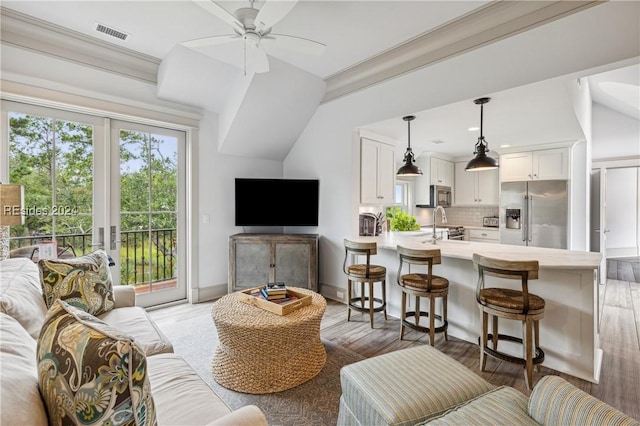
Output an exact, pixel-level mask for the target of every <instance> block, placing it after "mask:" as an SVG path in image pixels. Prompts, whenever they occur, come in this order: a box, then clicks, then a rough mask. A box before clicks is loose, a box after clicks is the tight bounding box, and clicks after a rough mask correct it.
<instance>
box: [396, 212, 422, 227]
mask: <svg viewBox="0 0 640 426" xmlns="http://www.w3.org/2000/svg"><path fill="white" fill-rule="evenodd" d="M391 230H392V231H419V230H420V225H419V224H418V221H416V218H415V217H413V216H411V215H409V214H407V213H405V212H397V213H395V214H394V215H393V217H392V218H391Z"/></svg>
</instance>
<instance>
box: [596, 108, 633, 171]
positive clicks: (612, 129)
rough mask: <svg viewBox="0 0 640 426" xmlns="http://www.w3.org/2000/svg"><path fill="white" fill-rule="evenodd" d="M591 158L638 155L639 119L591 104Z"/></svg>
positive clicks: (604, 158) (600, 158)
mask: <svg viewBox="0 0 640 426" xmlns="http://www.w3.org/2000/svg"><path fill="white" fill-rule="evenodd" d="M592 154H593V160H594V161H596V160H606V159H613V158H624V157H635V158H638V157H640V121H638V120H636V119H634V118H632V117H629V116H627V115H624V114H620V113H619V112H616V111H613V110H612V109H609V108H607V107H605V106H602V105H600V104H594V105H593V149H592Z"/></svg>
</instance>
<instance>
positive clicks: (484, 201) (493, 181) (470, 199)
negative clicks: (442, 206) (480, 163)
mask: <svg viewBox="0 0 640 426" xmlns="http://www.w3.org/2000/svg"><path fill="white" fill-rule="evenodd" d="M466 166H467V162H466V161H464V162H457V163H455V179H454V182H455V191H454V192H453V195H454V199H453V204H454V205H460V206H464V205H491V206H493V205H496V206H497V205H498V204H499V197H498V193H499V189H500V181H499V179H500V172H499V171H498V169H493V170H485V171H481V172H467V171H465V167H466Z"/></svg>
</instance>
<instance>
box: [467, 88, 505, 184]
mask: <svg viewBox="0 0 640 426" xmlns="http://www.w3.org/2000/svg"><path fill="white" fill-rule="evenodd" d="M490 100H491V98H478V99H476V100H475V101H473V103H475V104H476V105H480V137H479V138H478V142H476V147H475V151H474V152H473V153H474V154H475V158H473V159H472V160H471V161H469V162H468V163H467V167H465V170H466V171H468V172H479V171H482V170H491V169H497V168H498V162H497V161H496V160H494V159H493V158H491V157H488V156H487V152H489V144H488V143H487V141H486V140H485V139H484V135H483V134H482V121H483V112H484V111H483V109H484V104H486V103H487V102H489V101H490Z"/></svg>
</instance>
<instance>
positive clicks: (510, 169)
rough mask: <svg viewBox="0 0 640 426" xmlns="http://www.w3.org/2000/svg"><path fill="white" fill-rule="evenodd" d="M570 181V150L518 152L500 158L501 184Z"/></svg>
mask: <svg viewBox="0 0 640 426" xmlns="http://www.w3.org/2000/svg"><path fill="white" fill-rule="evenodd" d="M566 179H569V148H556V149H546V150H541V151H528V152H517V153H511V154H503V155H501V156H500V180H501V182H522V181H529V180H566Z"/></svg>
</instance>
